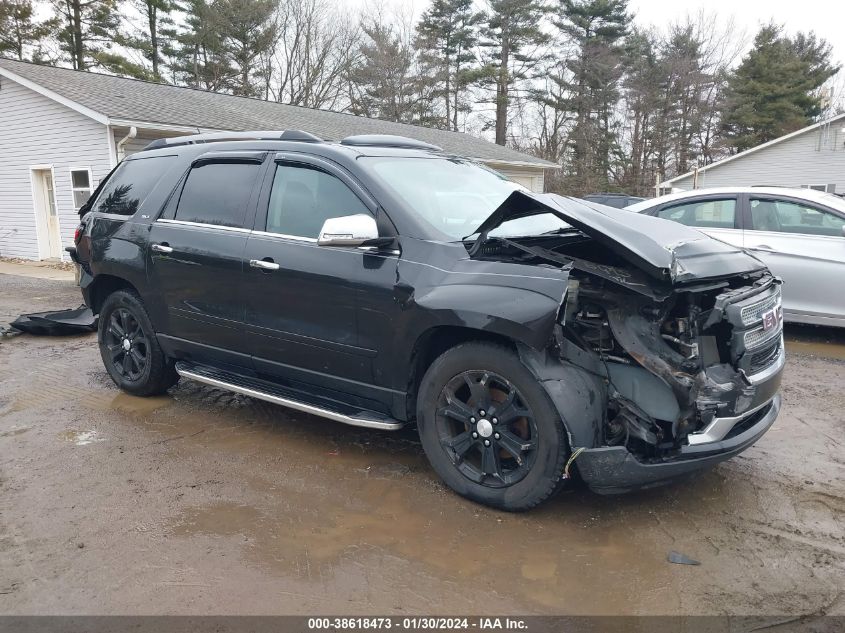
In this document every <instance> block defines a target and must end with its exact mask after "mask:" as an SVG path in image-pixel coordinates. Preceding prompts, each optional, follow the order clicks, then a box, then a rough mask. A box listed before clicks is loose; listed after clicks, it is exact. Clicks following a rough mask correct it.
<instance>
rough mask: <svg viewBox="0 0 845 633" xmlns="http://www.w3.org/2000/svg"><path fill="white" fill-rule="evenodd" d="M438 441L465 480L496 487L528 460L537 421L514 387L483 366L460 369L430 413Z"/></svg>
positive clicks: (526, 467) (523, 469)
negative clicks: (433, 416)
mask: <svg viewBox="0 0 845 633" xmlns="http://www.w3.org/2000/svg"><path fill="white" fill-rule="evenodd" d="M435 420H436V421H435V424H436V427H437V432H438V436H439V438H440V442H441V444H442V446H443V448H444V450H445V451H446V454H447V455H448V456H449V459H450V460H451V461H452V463H453V464H454V466H455V467H456V468H457V469H458V470H459V471H460V472H461V473H462V474H463V475H464V476H465V477H467V478H468V479H469V480H470V481H473V482H475V483H478V484H481V485H484V486H489V487H492V488H501V487H504V486H510V485H512V484H515V483H516V482H518V481H520V480H521V479H523V478H524V477H525V476H526V475H527V474H528V472H529V471H530V470H531V467H532V466H533V464H534V458H535V456H536V449H537V425H536V423H535V419H534V413H533V412H532V411H531V408H530V407H529V406H528V405H527V404H526V403H525V400H524V399H523V397H522V395H521V394H520V393H519V390H518V389H517V388H516V387H515V386H514V385H513V384H511V383H510V382H509V381H508V380H507V379H505V378H503V377H502V376H500V375H498V374H496V373H494V372H491V371H486V370H470V371H465V372H462V373H460V374H458V375H457V376H455V377H454V378H452V379H451V380H450V381H449V382H448V383H447V384H446V385H445V386H444V387H443V389H442V390H441V392H440V399H439V401H438V409H437V414H436V418H435Z"/></svg>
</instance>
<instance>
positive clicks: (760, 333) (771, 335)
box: [745, 321, 783, 350]
mask: <svg viewBox="0 0 845 633" xmlns="http://www.w3.org/2000/svg"><path fill="white" fill-rule="evenodd" d="M782 330H783V322H782V321H779V322H778V326H777V327H773V328H772V329H771V330H764V329H763V327H762V326H760V327H757V328H754V329H753V330H748V331H747V332H746V333H745V349H747V350H753V349H757V348H759V347H762V346H763V345H765V344H766V343H769V342H771V341H772V340H774V339H776V338H778V337H779V336H780V334H781V331H782Z"/></svg>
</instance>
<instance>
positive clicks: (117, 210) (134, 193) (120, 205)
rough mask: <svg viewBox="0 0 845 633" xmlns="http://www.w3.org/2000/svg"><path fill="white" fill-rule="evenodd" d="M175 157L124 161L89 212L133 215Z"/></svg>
mask: <svg viewBox="0 0 845 633" xmlns="http://www.w3.org/2000/svg"><path fill="white" fill-rule="evenodd" d="M175 159H176V156H154V157H151V158H136V159H133V160H125V161H123V162H122V163H121V164H120V165H119V166H118V168H117V169H116V170H115V171H114V173H113V174H112V175H111V177H110V178H109V179H108V181H107V182H106V184H105V185H104V186H103V189H102V190H101V191H100V193H99V195H98V196H97V200H96V201H95V202H94V204H93V205H92V207H91V210H92V211H99V212H100V213H114V214H117V215H135V212H136V211H137V210H138V208H139V207H140V206H141V205H142V204H143V203H144V200H146V199H147V196H149V195H150V193H151V192H152V190H153V189H154V188H155V186H156V184H158V181H159V180H161V177H162V176H164V174H165V173H166V172H167V170H168V168H169V167H171V166H172V165H173V164H174V163H173V161H174V160H175Z"/></svg>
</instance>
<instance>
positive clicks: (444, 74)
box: [416, 0, 482, 131]
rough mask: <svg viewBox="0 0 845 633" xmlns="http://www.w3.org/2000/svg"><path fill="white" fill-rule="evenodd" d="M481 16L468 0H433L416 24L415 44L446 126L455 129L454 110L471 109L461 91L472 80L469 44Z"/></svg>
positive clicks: (466, 110) (464, 110) (465, 110)
mask: <svg viewBox="0 0 845 633" xmlns="http://www.w3.org/2000/svg"><path fill="white" fill-rule="evenodd" d="M481 18H482V15H481V14H480V13H477V12H476V11H475V10H474V9H473V1H472V0H434V2H432V4H431V6H430V7H429V9H428V11H426V12H425V13H423V15H422V17H421V18H420V21H419V23H418V24H417V40H416V46H417V49H418V50H419V51H420V54H421V57H422V61H423V64H425V65H426V66H427V67H428V68H431V70H432V75H433V78H434V81H435V82H436V84H437V92H438V93H439V96H440V97H441V98H442V100H443V104H444V106H445V113H446V114H445V126H444V127H445V128H446V129H451V130H455V131H457V130H458V114H459V113H460V112H464V113H466V112H468V111H470V110H471V109H472V107H471V105H470V104H468V103H466V101H465V93H466V89H467V87H468V85H469V84H470V83H471V82H472V80H473V73H472V66H471V65H472V62H473V61H474V60H475V55H474V53H473V47H474V46H475V45H476V43H477V40H478V35H477V33H476V26H477V24H478V23H479V22H480V20H481Z"/></svg>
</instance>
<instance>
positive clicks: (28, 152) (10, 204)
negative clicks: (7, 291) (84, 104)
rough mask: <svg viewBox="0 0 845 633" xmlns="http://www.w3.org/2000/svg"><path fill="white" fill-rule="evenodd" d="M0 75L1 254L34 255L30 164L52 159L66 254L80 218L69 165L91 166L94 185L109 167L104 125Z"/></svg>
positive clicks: (34, 240)
mask: <svg viewBox="0 0 845 633" xmlns="http://www.w3.org/2000/svg"><path fill="white" fill-rule="evenodd" d="M0 81H2V86H0V255H3V256H8V257H25V258H29V259H37V258H38V240H37V233H36V228H35V206H34V202H33V199H32V185H31V182H30V169H29V168H30V166H32V165H52V166H53V177H54V185H53V186H54V187H55V192H56V205H57V211H58V216H59V226H60V229H61V234H62V249H63V250H62V256H63V257H65V256H66V254H65V253H64V247H65V246H71V245H72V244H73V231H74V229H75V228H76V225H77V224H78V221H79V217H78V216H77V214H76V210H75V209H74V208H73V193H72V191H71V184H70V168H71V167H79V168H90V169H91V172H92V175H93V180H94V182H93V183H92V185H93V186H94V187H96V186H97V183H98V182H99V181H100V179H101V178H102V177H103V176H105V175H106V174H107V173H108V172H109V170H110V169H111V165H110V161H109V149H108V137H107V136H106V134H107V132H106V126H104V125H102V124H100V123H97V122H96V121H94V120H93V119H89V118H88V117H86V116H83V115H82V114H79V113H78V112H75V111H73V110H71V109H70V108H67V107H65V106H63V105H60V104H59V103H57V102H55V101H53V100H52V99H48V98H47V97H44V96H42V95H40V94H38V93H36V92H34V91H32V90H30V89H28V88H24V87H23V86H21V85H20V84H18V83H15V82H14V81H12V80H10V79H6V78H2V79H0Z"/></svg>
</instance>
